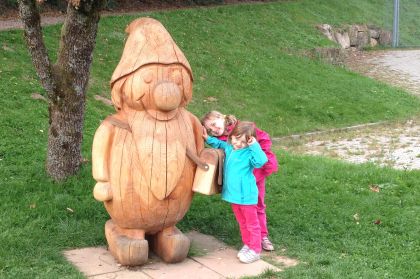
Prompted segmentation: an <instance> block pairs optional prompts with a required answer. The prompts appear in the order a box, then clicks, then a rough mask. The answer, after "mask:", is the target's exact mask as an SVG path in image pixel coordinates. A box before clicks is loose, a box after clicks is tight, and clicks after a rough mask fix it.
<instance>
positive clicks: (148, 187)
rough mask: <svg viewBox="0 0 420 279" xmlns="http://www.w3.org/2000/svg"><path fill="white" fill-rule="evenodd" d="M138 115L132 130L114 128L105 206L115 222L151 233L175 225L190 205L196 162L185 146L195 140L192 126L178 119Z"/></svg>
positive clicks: (192, 144)
mask: <svg viewBox="0 0 420 279" xmlns="http://www.w3.org/2000/svg"><path fill="white" fill-rule="evenodd" d="M140 116H141V117H140V118H139V119H137V120H135V121H134V123H133V122H132V123H131V129H132V132H130V131H128V130H124V129H121V128H116V131H115V135H114V141H113V145H112V148H111V152H110V157H109V168H110V170H109V173H110V183H111V186H112V191H113V198H112V200H111V201H109V202H105V207H106V209H107V211H108V213H109V214H110V216H111V218H112V219H113V221H114V222H115V223H116V224H117V225H118V226H120V227H122V228H132V229H142V230H145V232H146V233H155V232H157V231H160V230H162V229H163V228H166V227H169V226H173V225H175V224H176V223H177V222H178V221H179V220H181V219H182V218H183V217H184V215H185V213H186V212H187V210H188V208H189V206H190V204H191V200H192V196H193V192H192V190H191V189H192V184H193V179H194V172H195V165H194V164H193V163H192V162H191V160H190V159H188V158H187V157H186V152H185V150H186V148H187V146H188V147H189V148H191V149H192V150H194V149H195V142H194V136H193V132H192V128H191V125H187V126H186V127H183V128H181V127H179V125H180V124H182V123H180V122H179V121H180V120H179V119H174V120H171V121H165V122H160V121H155V120H154V119H150V118H149V117H148V116H147V115H140ZM183 125H185V123H184V124H183ZM180 128H181V129H180Z"/></svg>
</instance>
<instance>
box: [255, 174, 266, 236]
mask: <svg viewBox="0 0 420 279" xmlns="http://www.w3.org/2000/svg"><path fill="white" fill-rule="evenodd" d="M257 187H258V204H257V215H258V221H259V223H260V228H261V239H263V237H266V236H268V229H267V216H266V214H265V207H266V206H265V203H264V197H265V178H263V179H261V180H259V181H257Z"/></svg>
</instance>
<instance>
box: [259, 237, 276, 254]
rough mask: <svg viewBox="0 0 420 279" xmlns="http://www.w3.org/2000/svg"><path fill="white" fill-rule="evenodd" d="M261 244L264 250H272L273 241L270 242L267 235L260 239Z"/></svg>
mask: <svg viewBox="0 0 420 279" xmlns="http://www.w3.org/2000/svg"><path fill="white" fill-rule="evenodd" d="M261 246H262V248H263V249H264V250H265V251H274V246H273V243H271V241H270V240H269V239H268V237H263V239H262V241H261Z"/></svg>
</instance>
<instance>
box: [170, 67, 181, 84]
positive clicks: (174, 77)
mask: <svg viewBox="0 0 420 279" xmlns="http://www.w3.org/2000/svg"><path fill="white" fill-rule="evenodd" d="M171 77H172V80H173V81H174V82H175V83H176V84H178V85H181V84H182V74H181V71H179V70H175V71H173V72H172V74H171Z"/></svg>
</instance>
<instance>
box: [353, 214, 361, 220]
mask: <svg viewBox="0 0 420 279" xmlns="http://www.w3.org/2000/svg"><path fill="white" fill-rule="evenodd" d="M353 219H354V220H356V221H359V220H360V216H359V213H356V214H354V215H353Z"/></svg>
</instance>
